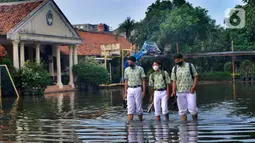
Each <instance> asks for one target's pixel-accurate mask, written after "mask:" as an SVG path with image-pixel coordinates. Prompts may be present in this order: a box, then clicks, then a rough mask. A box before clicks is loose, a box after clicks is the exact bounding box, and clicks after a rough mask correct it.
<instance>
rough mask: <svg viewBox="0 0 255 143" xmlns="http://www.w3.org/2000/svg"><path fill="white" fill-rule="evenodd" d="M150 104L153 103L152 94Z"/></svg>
mask: <svg viewBox="0 0 255 143" xmlns="http://www.w3.org/2000/svg"><path fill="white" fill-rule="evenodd" d="M149 102H150V104H152V103H153V96H151V98H150V101H149Z"/></svg>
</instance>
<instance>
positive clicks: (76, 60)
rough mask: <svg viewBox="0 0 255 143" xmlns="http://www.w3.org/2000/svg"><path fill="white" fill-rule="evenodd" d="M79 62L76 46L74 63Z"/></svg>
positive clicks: (75, 47)
mask: <svg viewBox="0 0 255 143" xmlns="http://www.w3.org/2000/svg"><path fill="white" fill-rule="evenodd" d="M76 64H78V48H77V46H74V65H76Z"/></svg>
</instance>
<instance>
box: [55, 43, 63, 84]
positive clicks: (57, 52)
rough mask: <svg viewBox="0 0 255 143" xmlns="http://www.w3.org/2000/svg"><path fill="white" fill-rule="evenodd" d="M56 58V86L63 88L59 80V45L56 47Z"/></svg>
mask: <svg viewBox="0 0 255 143" xmlns="http://www.w3.org/2000/svg"><path fill="white" fill-rule="evenodd" d="M56 58H57V86H58V87H59V88H63V83H62V79H61V59H60V45H56Z"/></svg>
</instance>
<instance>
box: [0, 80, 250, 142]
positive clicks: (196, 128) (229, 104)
mask: <svg viewBox="0 0 255 143" xmlns="http://www.w3.org/2000/svg"><path fill="white" fill-rule="evenodd" d="M122 91H123V90H122V89H114V90H100V91H97V92H78V93H74V92H71V93H60V94H48V95H45V96H25V97H21V99H19V100H16V98H14V99H12V98H4V99H3V100H2V110H3V112H0V132H1V133H0V142H1V141H9V142H11V141H13V142H183V143H186V142H255V118H254V115H255V107H254V101H255V96H254V91H255V88H254V86H253V85H252V84H244V85H243V84H239V83H235V84H232V83H231V84H221V85H200V86H199V87H198V91H199V92H198V105H199V108H200V114H199V115H200V116H199V121H198V122H180V119H179V116H178V114H177V109H175V108H173V109H171V111H170V113H171V114H170V121H169V122H166V121H163V122H156V121H154V120H155V117H154V114H153V112H151V113H146V112H144V119H145V120H144V121H143V122H138V121H133V122H129V123H126V120H127V115H126V111H125V110H124V109H123V108H122V97H121V95H122V94H121V93H122ZM233 96H234V98H233ZM15 100H16V101H15ZM144 109H145V111H146V102H145V108H144Z"/></svg>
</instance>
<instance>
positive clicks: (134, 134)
mask: <svg viewBox="0 0 255 143" xmlns="http://www.w3.org/2000/svg"><path fill="white" fill-rule="evenodd" d="M127 128H128V134H127V135H128V142H129V143H137V142H139V143H143V142H144V134H143V132H144V131H143V124H142V123H139V122H130V123H129V124H128V125H127Z"/></svg>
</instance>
